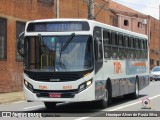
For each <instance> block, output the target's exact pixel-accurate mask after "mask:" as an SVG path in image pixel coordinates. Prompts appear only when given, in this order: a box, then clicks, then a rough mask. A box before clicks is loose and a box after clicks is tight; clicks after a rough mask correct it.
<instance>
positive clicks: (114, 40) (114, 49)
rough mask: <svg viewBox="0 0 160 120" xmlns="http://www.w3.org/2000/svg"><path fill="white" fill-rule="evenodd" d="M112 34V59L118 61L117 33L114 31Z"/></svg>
mask: <svg viewBox="0 0 160 120" xmlns="http://www.w3.org/2000/svg"><path fill="white" fill-rule="evenodd" d="M111 34H112V36H111V39H112V58H113V59H117V58H118V46H117V41H118V38H117V33H116V32H113V31H112V33H111Z"/></svg>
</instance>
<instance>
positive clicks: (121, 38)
mask: <svg viewBox="0 0 160 120" xmlns="http://www.w3.org/2000/svg"><path fill="white" fill-rule="evenodd" d="M118 46H124V43H123V35H122V34H119V35H118Z"/></svg>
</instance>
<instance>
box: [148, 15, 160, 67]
mask: <svg viewBox="0 0 160 120" xmlns="http://www.w3.org/2000/svg"><path fill="white" fill-rule="evenodd" d="M149 19H150V68H151V69H152V68H153V67H154V66H158V65H160V64H159V59H160V22H159V20H157V19H155V18H153V17H151V16H149Z"/></svg>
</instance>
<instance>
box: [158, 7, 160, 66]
mask: <svg viewBox="0 0 160 120" xmlns="http://www.w3.org/2000/svg"><path fill="white" fill-rule="evenodd" d="M158 22H159V23H158V25H159V31H158V35H159V52H158V58H159V65H160V5H159V21H158Z"/></svg>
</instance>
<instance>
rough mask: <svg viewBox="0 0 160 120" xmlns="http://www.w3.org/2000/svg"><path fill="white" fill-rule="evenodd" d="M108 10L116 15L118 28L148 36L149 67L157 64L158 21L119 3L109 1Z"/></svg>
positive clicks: (158, 43)
mask: <svg viewBox="0 0 160 120" xmlns="http://www.w3.org/2000/svg"><path fill="white" fill-rule="evenodd" d="M109 8H110V10H111V11H112V12H113V13H114V14H115V15H116V16H117V17H118V26H117V27H120V28H123V29H126V30H130V31H133V32H137V33H141V34H145V35H147V36H148V38H149V49H150V51H149V58H150V69H152V68H153V67H154V66H158V65H160V64H159V58H160V52H159V51H160V47H159V45H160V42H159V41H160V35H159V33H160V22H159V20H157V19H155V18H153V17H151V16H148V15H144V14H142V13H140V12H137V11H135V10H132V9H130V8H128V7H126V6H123V5H121V4H119V3H116V2H113V1H111V0H110V1H109Z"/></svg>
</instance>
